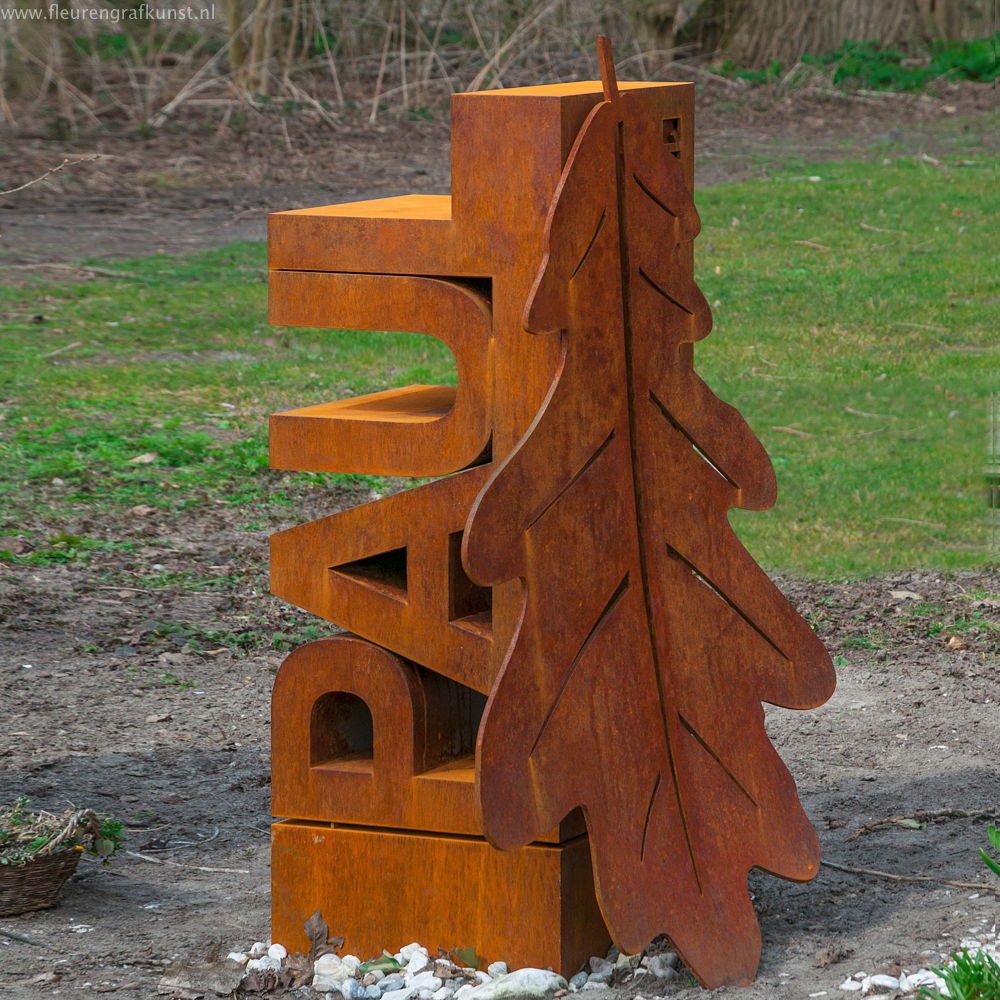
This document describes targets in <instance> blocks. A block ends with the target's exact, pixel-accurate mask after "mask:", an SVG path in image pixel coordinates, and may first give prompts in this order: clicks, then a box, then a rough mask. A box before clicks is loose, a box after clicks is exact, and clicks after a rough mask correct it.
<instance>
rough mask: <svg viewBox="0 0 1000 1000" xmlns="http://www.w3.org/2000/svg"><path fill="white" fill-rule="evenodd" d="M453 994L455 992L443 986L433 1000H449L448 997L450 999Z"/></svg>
mask: <svg viewBox="0 0 1000 1000" xmlns="http://www.w3.org/2000/svg"><path fill="white" fill-rule="evenodd" d="M453 992H454V990H450V989H448V987H447V986H442V987H441V989H439V990H437V991H436V992H435V993H434V995H433V997H432V1000H448V997H450V996H451V995H452V993H453Z"/></svg>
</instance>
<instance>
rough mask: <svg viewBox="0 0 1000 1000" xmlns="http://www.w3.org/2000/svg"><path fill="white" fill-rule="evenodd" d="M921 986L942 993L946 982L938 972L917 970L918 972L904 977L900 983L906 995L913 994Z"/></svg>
mask: <svg viewBox="0 0 1000 1000" xmlns="http://www.w3.org/2000/svg"><path fill="white" fill-rule="evenodd" d="M921 986H932V987H933V988H934V989H936V990H939V991H940V990H941V988H942V987H943V986H944V980H943V979H942V978H941V977H940V976H939V975H938V974H937V973H936V972H931V970H930V969H917V971H916V972H913V973H911V974H910V975H909V976H904V977H903V978H902V979H900V981H899V988H900V989H901V990H902V991H903V992H904V993H913V992H914V991H915V990H918V989H919V988H920V987H921Z"/></svg>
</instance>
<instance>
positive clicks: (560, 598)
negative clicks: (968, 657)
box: [465, 63, 833, 985]
mask: <svg viewBox="0 0 1000 1000" xmlns="http://www.w3.org/2000/svg"><path fill="white" fill-rule="evenodd" d="M608 70H609V72H608V76H607V77H606V87H607V94H606V97H607V99H606V100H605V101H603V102H602V103H600V104H599V105H598V106H597V107H596V108H595V109H594V110H593V111H592V112H591V114H590V115H589V116H588V119H587V121H586V123H585V124H584V126H583V127H582V129H581V130H580V133H579V136H578V138H577V141H576V143H575V145H574V148H573V150H572V152H571V153H570V157H569V160H568V162H567V164H566V167H565V169H564V171H563V174H562V178H561V180H560V184H559V188H558V190H557V192H556V196H555V199H554V201H553V203H552V207H551V210H550V212H549V216H548V227H547V239H546V252H545V256H544V259H543V261H542V264H541V267H540V268H539V271H538V275H537V278H536V281H535V284H534V287H533V289H532V292H531V295H530V296H529V299H528V302H527V305H526V307H525V312H524V324H525V327H526V328H527V329H528V330H531V331H534V332H536V333H539V334H544V335H546V336H548V337H549V338H550V339H552V340H555V341H557V342H559V343H560V344H561V348H562V364H561V366H560V370H559V373H558V375H557V376H556V377H555V378H554V379H553V382H552V387H551V391H550V393H549V395H548V398H547V400H546V402H545V404H544V406H543V407H542V408H541V410H540V412H539V415H538V417H537V419H536V420H535V423H534V425H533V427H532V429H531V431H530V432H529V433H528V434H527V435H526V436H525V438H524V439H523V440H522V441H521V442H520V444H519V445H518V447H517V448H516V449H515V450H514V451H513V452H512V453H511V454H510V455H509V456H507V457H506V458H505V459H504V460H503V461H502V462H501V463H499V465H498V467H497V468H496V470H495V472H494V473H493V474H492V476H491V479H490V481H489V482H488V483H487V484H486V486H485V488H484V490H483V492H482V493H481V495H480V497H479V498H478V500H477V502H476V506H475V508H474V510H473V513H472V517H471V519H470V524H469V528H468V530H467V532H466V536H465V555H466V565H467V568H468V570H469V573H470V575H471V576H472V578H473V579H474V580H476V581H478V582H479V583H481V584H484V585H486V584H493V583H497V582H500V581H504V580H509V579H514V578H520V579H523V580H524V581H525V595H526V601H525V606H524V619H523V624H522V626H521V629H520V632H519V634H518V636H517V639H516V640H515V642H514V643H513V645H512V646H511V648H510V650H509V652H508V655H507V658H506V661H505V663H504V666H503V669H502V671H501V674H500V676H499V678H498V680H497V683H496V686H495V687H494V689H493V691H492V693H491V697H490V702H489V705H488V707H487V710H486V715H485V717H484V720H483V724H482V727H481V730H480V746H479V754H478V758H479V787H480V793H481V796H482V804H483V819H484V826H485V830H486V834H487V836H488V837H489V838H490V839H491V840H492V841H493V842H494V843H496V844H497V845H499V846H501V847H505V848H512V847H516V846H518V845H519V844H522V843H526V842H528V841H530V840H531V839H532V837H533V836H534V831H536V830H539V829H546V828H547V827H548V826H551V824H552V823H553V821H554V820H555V819H556V818H558V817H560V816H563V815H565V813H566V812H567V811H568V810H570V809H573V808H575V807H579V806H582V807H583V809H584V813H585V815H586V818H587V828H588V831H589V834H590V838H591V844H592V849H593V853H594V867H595V874H596V879H597V886H598V896H599V899H600V900H601V905H602V908H603V911H604V914H605V917H606V919H607V921H608V926H609V927H610V928H611V930H612V934H613V935H614V937H615V940H616V941H617V942H618V944H619V946H620V947H622V948H623V950H625V951H629V952H634V951H637V950H639V949H641V948H642V947H643V946H644V945H645V944H646V943H647V942H648V941H649V940H650V939H651V938H652V937H653V936H654V935H655V934H657V933H660V932H663V931H665V932H666V933H668V934H669V935H670V937H671V938H672V940H673V942H674V944H675V945H676V946H677V948H678V950H679V952H680V953H681V955H682V956H683V957H684V959H685V961H686V962H687V964H688V965H689V966H690V967H691V968H692V970H693V971H694V972H695V973H696V974H697V975H698V976H699V978H700V979H701V980H702V981H703V982H705V983H706V984H709V985H718V984H721V983H743V982H748V981H750V980H751V979H752V978H753V975H754V973H755V971H756V967H757V962H758V959H759V952H760V934H759V929H758V926H757V920H756V916H755V914H754V910H753V906H752V905H751V902H750V899H749V896H748V892H747V886H746V874H747V871H748V870H749V868H751V867H753V866H756V867H759V868H763V869H765V870H767V871H770V872H774V873H775V874H779V875H782V876H784V877H786V878H791V879H799V880H805V879H808V878H811V877H812V876H813V875H815V874H816V872H817V869H818V864H819V848H818V842H817V838H816V835H815V832H814V831H813V829H812V827H811V826H810V824H809V822H808V820H807V818H806V816H805V814H804V813H803V811H802V809H801V806H800V805H799V802H798V799H797V797H796V793H795V786H794V783H793V781H792V778H791V776H790V775H789V774H788V771H787V769H786V768H785V766H784V765H783V763H782V762H781V760H780V758H779V757H778V754H777V752H776V751H775V750H774V748H773V747H772V745H771V743H770V742H769V740H768V738H767V734H766V733H765V730H764V720H763V711H762V708H761V702H762V701H767V702H770V703H773V704H777V705H783V706H786V707H790V708H809V707H812V706H815V705H818V704H820V703H822V702H823V701H825V700H826V699H827V698H828V697H829V696H830V694H831V692H832V685H833V672H832V668H831V665H830V661H829V657H828V656H827V654H826V652H825V650H824V649H823V647H822V645H821V644H820V642H819V640H818V639H817V638H816V636H815V635H814V633H813V632H812V630H811V629H810V628H809V626H808V625H807V624H806V623H805V622H804V621H803V620H802V619H801V618H800V617H799V616H798V615H797V614H796V613H795V611H794V610H793V608H792V607H791V606H790V605H789V604H788V602H787V601H786V600H785V598H784V597H783V595H782V594H781V593H780V591H779V590H778V589H777V588H776V587H775V586H774V585H773V584H772V583H771V582H770V581H769V580H768V579H767V577H766V576H765V575H764V573H763V572H762V571H761V570H760V569H759V567H758V566H757V565H756V564H755V563H754V562H753V560H752V559H751V557H750V556H749V555H748V553H747V552H746V550H745V549H744V548H743V546H742V545H741V544H740V542H739V540H738V539H737V538H736V536H735V534H734V533H733V531H732V529H731V528H730V526H729V523H728V520H727V516H726V515H727V512H728V510H730V509H731V508H733V507H744V508H752V509H760V508H764V507H768V506H770V505H771V504H772V503H773V501H774V497H775V483H774V474H773V471H772V468H771V465H770V462H769V461H768V459H767V456H766V454H765V452H764V450H763V447H762V446H761V445H760V443H759V441H758V440H757V439H756V437H754V435H753V433H752V432H751V431H750V429H749V427H748V426H747V425H746V423H745V422H744V420H743V419H742V417H741V416H740V415H739V414H738V413H737V412H736V411H735V410H733V409H732V408H731V407H729V406H727V405H726V404H724V403H722V402H721V401H719V400H718V399H717V398H716V397H715V396H714V395H713V394H712V392H711V391H710V390H709V389H708V387H707V386H706V385H705V384H704V383H703V382H702V381H701V380H700V379H699V378H698V376H697V375H696V374H695V373H694V371H693V368H692V352H691V344H692V343H693V342H694V341H696V340H698V339H700V338H702V337H704V336H705V335H706V334H707V333H708V332H709V330H710V328H711V319H710V314H709V310H708V307H707V304H706V303H705V301H704V298H703V297H702V295H701V293H700V292H699V291H698V289H697V287H696V286H695V284H694V279H693V276H692V274H691V270H690V268H689V267H688V266H686V259H687V255H686V253H684V252H683V250H682V247H683V245H684V244H688V243H690V241H691V240H692V239H693V238H694V236H695V235H696V233H697V229H698V219H697V215H696V212H695V209H694V205H693V202H692V198H691V193H690V190H689V189H688V187H687V185H686V184H685V181H684V177H683V172H682V170H681V166H680V164H679V163H678V162H677V161H676V159H675V158H674V157H673V156H671V155H669V154H666V155H664V154H663V152H662V150H663V138H664V137H663V128H662V124H661V122H660V121H659V120H658V119H657V118H656V117H655V116H653V115H650V114H648V113H646V109H644V108H643V107H642V104H641V100H640V101H639V102H637V101H636V100H635V98H636V96H637V95H636V94H635V92H631V93H629V92H625V93H618V92H617V90H616V88H615V85H614V78H613V75H612V73H611V66H610V63H609V64H608ZM639 96H640V98H641V96H642V95H641V94H640V95H639Z"/></svg>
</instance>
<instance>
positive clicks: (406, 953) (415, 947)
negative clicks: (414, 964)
mask: <svg viewBox="0 0 1000 1000" xmlns="http://www.w3.org/2000/svg"><path fill="white" fill-rule="evenodd" d="M416 951H422V952H423V953H424V954H425V955H426V954H427V949H426V948H425V947H424V946H423V945H422V944H418V943H417V942H416V941H412V942H411V943H410V944H408V945H405V946H404V947H402V948H400V949H399V954H398V955H396V961H397V962H399V964H400V965H406V964H407V963H408V962H409V961H410V959H411V958H413V953H414V952H416Z"/></svg>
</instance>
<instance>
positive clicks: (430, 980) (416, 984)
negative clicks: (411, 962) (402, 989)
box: [406, 971, 441, 993]
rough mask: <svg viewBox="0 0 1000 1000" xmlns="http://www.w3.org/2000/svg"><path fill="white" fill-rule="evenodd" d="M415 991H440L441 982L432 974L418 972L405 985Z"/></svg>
mask: <svg viewBox="0 0 1000 1000" xmlns="http://www.w3.org/2000/svg"><path fill="white" fill-rule="evenodd" d="M406 985H407V986H412V987H413V989H415V990H430V991H431V992H432V993H433V992H434V991H435V990H439V989H441V980H440V979H438V977H437V976H435V975H434V973H433V972H429V971H428V972H419V973H417V975H415V976H414V977H413V978H412V979H411V980H410V981H409V982H408V983H407V984H406Z"/></svg>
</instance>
